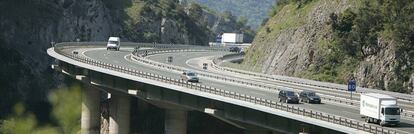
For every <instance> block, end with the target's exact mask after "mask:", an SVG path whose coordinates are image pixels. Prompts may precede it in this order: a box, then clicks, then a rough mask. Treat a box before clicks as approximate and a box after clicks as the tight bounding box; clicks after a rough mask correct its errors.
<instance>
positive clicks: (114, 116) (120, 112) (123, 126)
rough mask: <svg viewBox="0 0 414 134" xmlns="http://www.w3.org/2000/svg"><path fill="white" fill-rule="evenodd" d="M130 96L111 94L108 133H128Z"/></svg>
mask: <svg viewBox="0 0 414 134" xmlns="http://www.w3.org/2000/svg"><path fill="white" fill-rule="evenodd" d="M129 121H130V96H128V95H126V94H117V93H112V94H111V100H110V103H109V134H129Z"/></svg>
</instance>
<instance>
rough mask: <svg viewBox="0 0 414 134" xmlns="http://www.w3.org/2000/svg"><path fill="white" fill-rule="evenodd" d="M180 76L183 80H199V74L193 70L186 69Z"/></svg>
mask: <svg viewBox="0 0 414 134" xmlns="http://www.w3.org/2000/svg"><path fill="white" fill-rule="evenodd" d="M180 77H181V80H185V81H188V82H198V77H197V74H196V73H195V72H193V71H184V72H183V73H182V74H181V76H180Z"/></svg>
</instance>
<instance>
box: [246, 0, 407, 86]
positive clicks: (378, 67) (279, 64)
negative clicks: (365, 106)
mask: <svg viewBox="0 0 414 134" xmlns="http://www.w3.org/2000/svg"><path fill="white" fill-rule="evenodd" d="M362 1H363V0H358V1H354V0H305V2H303V1H302V2H297V3H296V2H291V3H282V4H284V5H280V6H278V9H277V10H276V11H275V15H274V16H272V17H271V18H270V19H269V20H268V22H267V23H266V25H264V26H263V27H262V28H261V30H260V31H259V32H258V34H257V36H256V37H255V39H254V42H253V46H252V47H251V48H250V49H249V50H248V52H247V56H246V59H245V61H244V62H243V64H245V65H249V66H253V68H260V70H261V71H262V72H264V73H268V74H277V75H288V76H295V77H303V78H309V79H315V80H320V81H329V82H336V83H346V82H347V80H348V79H350V78H351V77H355V78H356V79H357V81H358V85H359V86H362V87H370V88H378V89H381V90H392V91H398V92H412V90H413V75H414V74H413V71H412V70H411V71H410V70H409V69H407V68H410V67H409V66H412V65H411V64H410V62H398V61H399V59H401V58H400V57H406V58H404V59H405V60H404V61H410V59H413V58H414V57H411V56H410V54H408V53H409V52H408V53H406V52H404V53H402V52H401V51H397V48H396V47H397V46H399V45H398V43H397V42H396V41H395V40H396V38H393V37H391V38H389V37H385V36H383V35H381V34H378V35H377V34H375V36H373V38H366V39H365V40H368V39H372V41H371V42H369V43H366V44H368V45H359V44H363V43H365V42H364V38H362V39H361V38H360V37H365V36H356V37H358V39H361V40H358V39H355V38H354V39H349V40H345V41H343V40H344V37H346V36H345V35H348V34H349V35H351V34H353V35H356V34H357V32H353V31H357V30H358V29H357V30H356V29H355V27H358V26H359V25H360V22H361V21H362V19H361V20H360V18H362V17H360V18H357V19H354V18H355V17H354V18H352V17H350V18H352V19H353V20H351V21H350V23H351V24H352V25H353V26H352V25H351V26H349V28H348V29H351V30H349V31H345V32H338V30H337V29H335V28H337V27H335V26H334V23H335V24H336V23H343V22H346V19H347V18H346V13H350V11H353V12H351V13H350V14H351V16H352V15H355V14H358V13H361V12H362V11H361V12H360V11H359V10H360V9H361V8H362V6H363V5H364V4H363V2H362ZM364 9H365V8H364ZM345 12H346V13H345ZM354 12H355V13H354ZM338 16H339V17H340V18H341V17H342V20H338V21H341V22H336V21H337V20H336V19H337V17H338ZM344 16H345V17H344ZM374 19H375V18H371V20H372V25H373V26H375V23H374V22H375V21H373V20H374ZM367 24H369V23H367ZM384 25H385V24H384ZM380 26H382V25H380ZM370 27H371V26H367V29H368V28H370ZM362 28H364V27H362ZM368 31H369V30H368ZM384 31H385V30H384ZM367 33H369V32H367ZM376 33H380V32H376ZM382 33H385V32H382ZM361 34H362V33H361ZM346 41H348V43H350V44H356V45H355V47H357V48H355V49H352V47H351V49H350V50H352V51H356V52H355V53H352V52H349V51H347V49H349V46H350V44H348V43H344V42H346ZM338 44H339V45H338ZM347 44H348V45H347ZM400 44H401V43H400ZM351 46H352V45H351ZM400 46H401V45H400ZM401 70H404V71H401ZM401 72H404V73H408V76H406V75H401ZM402 76H404V77H402ZM396 88H397V89H396Z"/></svg>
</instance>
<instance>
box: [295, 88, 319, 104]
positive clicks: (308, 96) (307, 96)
mask: <svg viewBox="0 0 414 134" xmlns="http://www.w3.org/2000/svg"><path fill="white" fill-rule="evenodd" d="M299 99H300V102H307V103H317V104H320V103H321V97H319V96H318V95H316V93H315V92H313V91H302V92H300V94H299Z"/></svg>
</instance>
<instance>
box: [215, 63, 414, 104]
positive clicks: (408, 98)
mask: <svg viewBox="0 0 414 134" xmlns="http://www.w3.org/2000/svg"><path fill="white" fill-rule="evenodd" d="M226 58H227V57H226V56H224V57H219V58H216V59H214V60H213V62H214V63H215V64H218V63H219V62H221V61H222V60H223V59H226ZM219 69H221V70H225V71H229V72H235V73H240V74H245V75H250V76H256V77H261V78H267V79H272V80H278V81H286V82H291V83H297V84H303V85H310V86H316V87H322V88H329V89H336V90H341V91H347V87H346V86H345V85H340V84H328V83H325V82H318V81H312V80H305V79H300V78H293V77H286V76H280V78H275V77H273V76H270V75H266V74H259V73H253V72H248V71H243V70H238V69H231V68H226V67H220V68H219ZM358 88H359V89H362V91H357V92H359V93H364V92H367V90H368V91H369V92H385V91H381V90H375V89H369V88H361V87H358ZM393 94H394V95H393V96H394V97H396V98H398V99H400V100H404V101H407V102H411V103H414V96H413V95H408V94H401V93H393Z"/></svg>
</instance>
